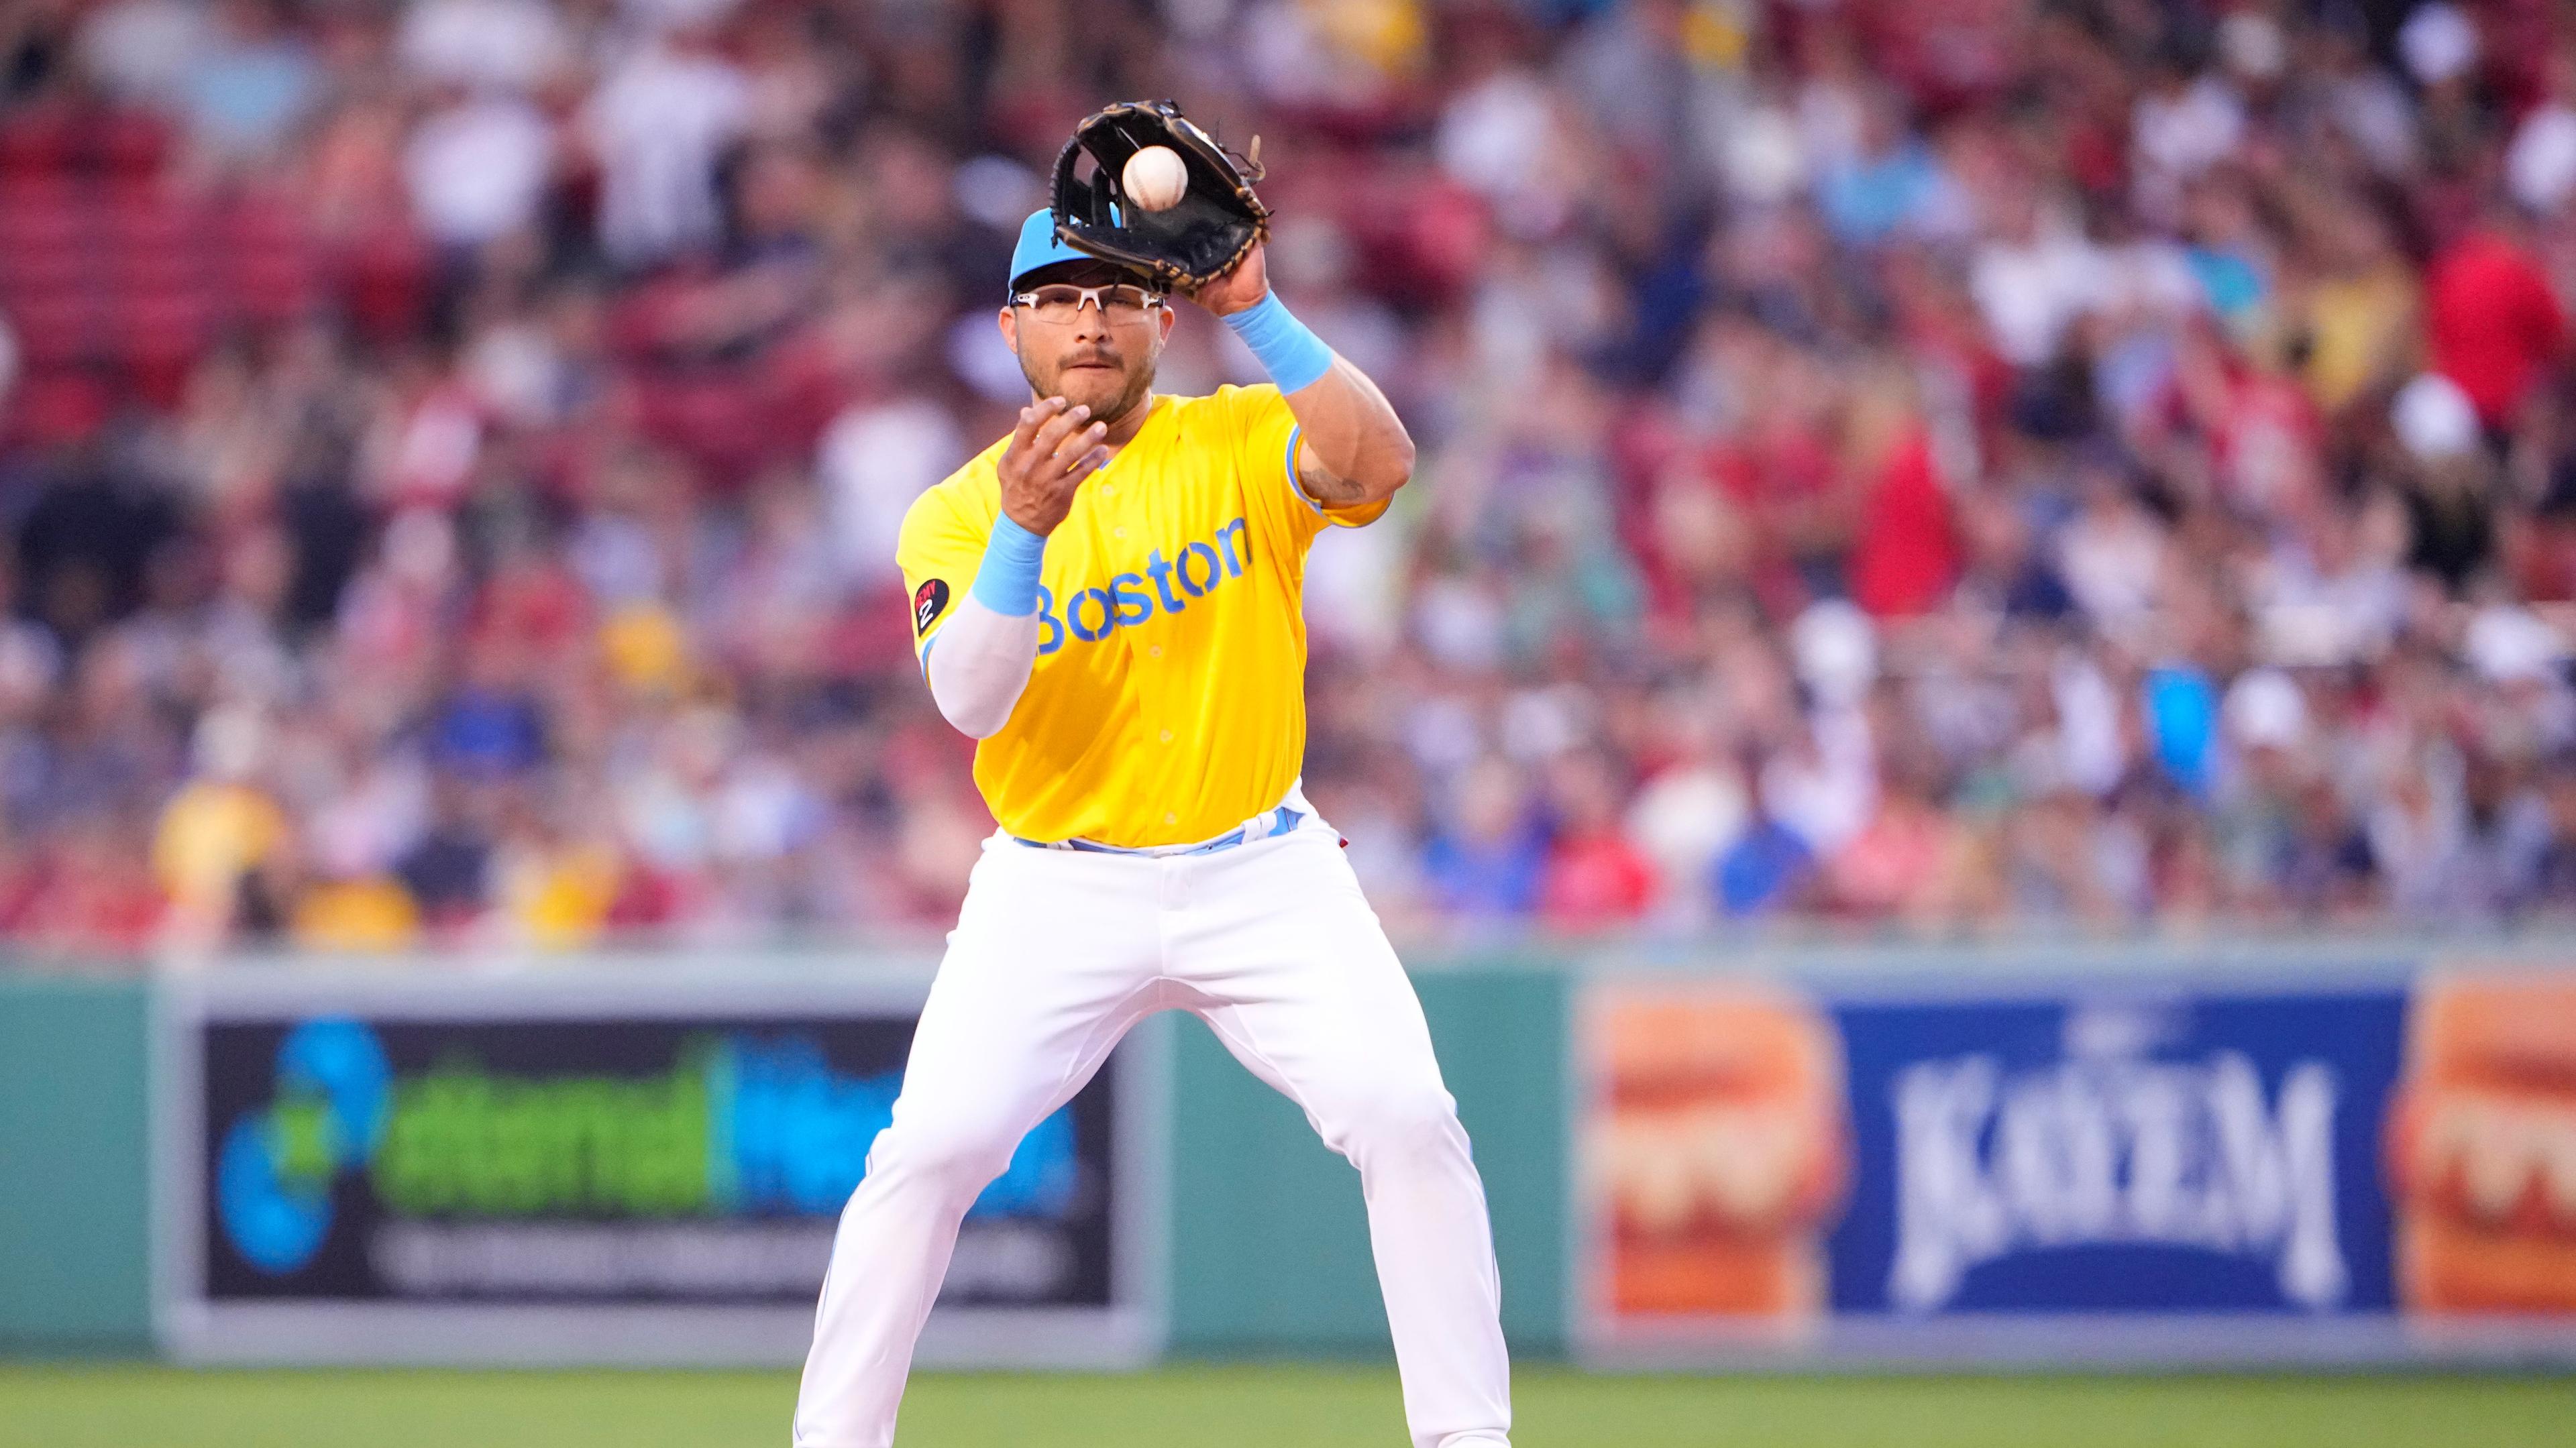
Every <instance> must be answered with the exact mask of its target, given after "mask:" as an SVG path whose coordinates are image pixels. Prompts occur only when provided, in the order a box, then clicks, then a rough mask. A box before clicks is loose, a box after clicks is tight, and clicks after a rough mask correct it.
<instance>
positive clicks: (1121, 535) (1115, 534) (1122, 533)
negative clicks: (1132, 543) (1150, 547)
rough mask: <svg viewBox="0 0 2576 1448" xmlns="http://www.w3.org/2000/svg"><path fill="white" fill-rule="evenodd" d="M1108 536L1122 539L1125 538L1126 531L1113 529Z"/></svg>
mask: <svg viewBox="0 0 2576 1448" xmlns="http://www.w3.org/2000/svg"><path fill="white" fill-rule="evenodd" d="M1109 536H1111V537H1113V538H1124V537H1126V536H1127V530H1126V529H1124V528H1113V529H1111V530H1110V534H1109Z"/></svg>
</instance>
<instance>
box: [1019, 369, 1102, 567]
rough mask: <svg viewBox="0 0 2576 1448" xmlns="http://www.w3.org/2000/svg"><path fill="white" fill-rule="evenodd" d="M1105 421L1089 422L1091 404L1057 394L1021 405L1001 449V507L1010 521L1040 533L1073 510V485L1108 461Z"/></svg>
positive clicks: (1047, 530)
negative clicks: (1008, 440)
mask: <svg viewBox="0 0 2576 1448" xmlns="http://www.w3.org/2000/svg"><path fill="white" fill-rule="evenodd" d="M1108 435H1109V424H1107V423H1105V422H1092V421H1091V409H1090V408H1088V407H1085V406H1083V405H1082V404H1080V403H1078V402H1077V403H1068V402H1066V401H1065V400H1064V399H1063V398H1061V397H1048V398H1042V399H1040V400H1039V401H1036V402H1033V403H1030V404H1029V405H1028V406H1026V407H1023V408H1021V409H1020V425H1019V427H1018V428H1016V429H1015V430H1013V432H1012V433H1011V443H1010V446H1008V447H1006V448H1004V449H1002V461H1001V464H1000V467H999V471H1000V473H1001V479H1002V511H1003V513H1004V514H1006V515H1008V516H1009V518H1010V520H1011V521H1012V522H1014V523H1017V524H1019V525H1020V526H1021V527H1023V528H1026V529H1028V530H1029V531H1030V532H1032V533H1035V534H1037V535H1038V536H1040V537H1045V536H1046V535H1047V534H1049V533H1052V532H1054V531H1055V529H1056V525H1057V524H1058V523H1061V522H1063V521H1064V515H1065V514H1066V513H1068V512H1071V511H1072V510H1073V492H1074V489H1076V488H1078V487H1080V486H1082V480H1083V479H1084V478H1087V477H1090V476H1091V475H1092V474H1093V473H1096V472H1098V471H1100V470H1101V469H1102V468H1104V467H1107V466H1108V465H1109V448H1108V447H1107V445H1106V444H1104V443H1103V442H1102V441H1101V439H1102V438H1104V437H1107V436H1108Z"/></svg>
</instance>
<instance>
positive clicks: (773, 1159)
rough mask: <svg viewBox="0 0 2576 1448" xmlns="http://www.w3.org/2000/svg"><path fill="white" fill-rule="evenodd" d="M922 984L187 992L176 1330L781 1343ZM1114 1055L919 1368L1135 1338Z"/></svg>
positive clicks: (452, 1350)
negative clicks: (926, 1363)
mask: <svg viewBox="0 0 2576 1448" xmlns="http://www.w3.org/2000/svg"><path fill="white" fill-rule="evenodd" d="M919 999H920V992H919V989H918V987H913V988H909V989H906V988H894V989H884V988H878V989H871V990H868V991H865V992H854V991H851V990H846V989H844V990H833V989H831V988H829V987H824V986H818V985H799V986H795V987H792V988H787V989H769V990H765V991H763V990H746V989H744V988H742V987H740V986H728V987H723V988H717V987H696V988H689V987H674V986H672V985H670V984H668V983H660V984H646V983H641V982H636V981H633V980H632V979H626V980H619V981H616V982H613V983H610V982H600V983H598V984H597V985H596V986H595V987H584V986H582V985H581V984H580V983H578V982H571V983H562V982H558V983H549V984H548V985H547V986H544V987H541V988H536V989H531V988H529V987H527V986H526V985H524V984H520V985H513V986H512V987H511V988H510V989H508V990H507V991H505V992H495V991H489V990H477V989H473V988H469V987H461V986H453V985H450V986H444V987H442V986H441V985H439V984H438V983H437V982H434V981H419V980H413V981H408V982H403V983H400V985H399V988H396V986H395V985H394V984H393V983H386V984H378V985H372V986H358V985H351V984H346V983H344V984H340V985H336V986H335V985H333V984H330V983H326V982H320V981H316V982H312V983H291V982H287V981H261V982H247V981H235V982H227V983H222V988H217V987H216V986H214V985H209V986H207V987H202V988H199V989H197V990H194V991H191V992H188V993H186V994H185V996H184V997H183V998H182V999H181V1000H180V1001H179V1002H177V1003H176V1005H175V1006H174V1009H173V1011H172V1013H171V1014H172V1016H173V1019H172V1020H171V1021H170V1022H168V1046H169V1050H168V1051H167V1053H166V1054H167V1060H166V1061H165V1063H164V1064H165V1071H164V1075H165V1078H166V1080H165V1088H166V1093H167V1094H166V1096H165V1103H166V1107H167V1109H166V1111H165V1116H166V1118H167V1120H166V1121H165V1126H164V1129H165V1131H166V1133H167V1134H168V1136H169V1138H170V1139H169V1140H168V1141H167V1142H166V1143H165V1150H164V1151H163V1152H161V1153H159V1155H161V1156H162V1158H163V1159H164V1160H165V1161H168V1162H171V1163H173V1164H174V1165H177V1166H178V1167H179V1169H178V1170H177V1171H176V1172H175V1173H174V1175H175V1176H176V1177H177V1178H178V1180H175V1181H173V1182H172V1183H170V1184H169V1185H168V1188H167V1190H166V1191H165V1193H164V1206H165V1217H166V1218H167V1219H168V1220H167V1221H166V1224H165V1245H166V1248H167V1251H166V1253H165V1255H166V1256H167V1258H168V1259H169V1260H168V1261H167V1262H166V1263H165V1264H164V1270H163V1276H164V1279H165V1293H164V1297H165V1311H164V1319H165V1320H164V1330H165V1334H166V1335H167V1336H169V1337H170V1338H171V1339H172V1342H171V1345H172V1347H173V1349H174V1350H175V1351H177V1352H178V1353H180V1354H181V1355H183V1356H187V1357H192V1358H215V1359H263V1358H288V1359H298V1360H309V1359H312V1358H315V1357H321V1358H325V1359H332V1360H351V1359H387V1360H407V1359H455V1358H472V1359H487V1358H488V1359H508V1360H512V1361H525V1360H529V1359H530V1358H531V1357H535V1358H548V1357H560V1358H568V1359H580V1360H599V1359H607V1360H618V1359H624V1358H643V1359H655V1358H676V1359H684V1360H697V1361H705V1360H728V1359H731V1360H753V1361H793V1360H795V1359H797V1358H799V1357H801V1355H802V1353H803V1350H804V1346H805V1343H806V1340H807V1337H808V1335H809V1333H810V1330H811V1326H812V1321H813V1312H814V1303H815V1298H816V1295H817V1293H818V1292H819V1290H820V1288H821V1286H822V1281H823V1273H824V1268H825V1264H826V1262H827V1260H828V1258H829V1256H830V1252H831V1243H832V1233H833V1229H834V1225H835V1223H836V1221H837V1219H838V1216H839V1213H840V1210H841V1207H842V1204H843V1203H844V1202H846V1201H847V1200H848V1198H849V1195H850V1192H851V1190H852V1189H853V1188H855V1187H856V1186H857V1185H858V1183H859V1180H860V1178H861V1177H862V1175H863V1174H864V1172H865V1170H866V1161H867V1153H868V1149H869V1146H870V1143H871V1142H872V1141H873V1140H874V1139H875V1137H876V1134H877V1133H878V1132H879V1131H880V1130H882V1129H883V1128H884V1127H885V1125H886V1124H887V1122H888V1120H889V1119H890V1117H891V1112H892V1109H893V1105H894V1100H895V1096H896V1094H897V1091H898V1089H899V1088H900V1086H901V1084H902V1076H903V1062H904V1056H905V1052H906V1050H907V1048H908V1046H909V1043H910V1041H911V1036H912V1029H913V1024H914V1021H915V1019H916V1016H917V1012H918V1007H919ZM1125 1054H1131V1055H1132V1054H1133V1052H1129V1053H1125ZM1131 1074H1132V1073H1131V1072H1130V1071H1128V1070H1126V1069H1123V1068H1122V1066H1121V1065H1120V1064H1118V1063H1113V1065H1112V1067H1111V1069H1109V1070H1106V1071H1104V1072H1103V1073H1102V1074H1101V1076H1100V1077H1099V1078H1098V1079H1096V1080H1095V1081H1094V1082H1093V1083H1092V1084H1091V1085H1090V1086H1089V1087H1088V1088H1086V1089H1085V1090H1084V1091H1082V1092H1081V1093H1080V1094H1078V1095H1077V1096H1076V1097H1075V1098H1074V1099H1073V1100H1072V1101H1071V1102H1069V1103H1068V1104H1066V1105H1065V1106H1064V1107H1063V1108H1062V1109H1060V1110H1058V1111H1057V1112H1055V1113H1054V1114H1053V1115H1051V1116H1049V1117H1048V1118H1047V1119H1046V1120H1045V1121H1043V1122H1041V1123H1040V1124H1039V1125H1038V1126H1037V1127H1036V1128H1035V1129H1033V1130H1032V1131H1031V1132H1030V1133H1029V1134H1028V1136H1027V1137H1026V1138H1025V1139H1023V1140H1022V1142H1021V1143H1020V1145H1019V1148H1018V1150H1017V1151H1016V1153H1015V1154H1014V1155H1013V1157H1012V1159H1011V1162H1010V1165H1009V1167H1008V1168H1007V1169H1006V1170H1005V1171H1004V1172H1003V1173H1002V1175H1001V1177H1000V1178H999V1179H998V1180H996V1181H995V1182H993V1184H992V1185H991V1186H990V1187H989V1188H987V1189H986V1190H985V1192H984V1193H983V1195H982V1196H981V1197H980V1198H979V1199H978V1200H977V1201H976V1202H975V1204H974V1205H973V1207H972V1208H971V1209H970V1210H969V1212H968V1214H967V1218H966V1223H965V1226H964V1228H963V1230H962V1231H961V1233H960V1235H959V1239H958V1244H957V1250H956V1255H955V1257H954V1259H953V1260H952V1263H951V1266H950V1269H949V1273H948V1277H947V1281H946V1286H945V1288H944V1289H943V1291H942V1294H941V1297H940V1304H939V1307H938V1309H937V1310H936V1311H935V1312H934V1314H933V1325H932V1329H931V1331H930V1332H929V1333H928V1334H926V1336H925V1340H924V1355H925V1359H926V1360H931V1361H938V1360H964V1361H983V1362H991V1361H1001V1362H1014V1363H1019V1362H1026V1363H1060V1364H1083V1363H1097V1362H1114V1361H1123V1360H1131V1359H1134V1358H1137V1357H1141V1356H1143V1355H1145V1354H1147V1353H1149V1352H1150V1351H1151V1350H1152V1348H1153V1346H1154V1343H1153V1337H1154V1333H1153V1331H1152V1328H1153V1317H1154V1313H1153V1312H1152V1310H1151V1303H1150V1301H1149V1294H1148V1293H1147V1291H1146V1288H1147V1287H1148V1286H1149V1285H1150V1283H1149V1280H1148V1279H1149V1275H1150V1274H1149V1273H1148V1272H1147V1271H1146V1270H1145V1269H1146V1266H1147V1264H1146V1262H1145V1261H1144V1257H1145V1253H1144V1252H1142V1251H1140V1247H1141V1246H1143V1245H1144V1242H1143V1241H1141V1240H1140V1238H1144V1239H1149V1238H1150V1236H1151V1222H1150V1220H1148V1219H1147V1218H1146V1217H1145V1216H1144V1215H1142V1214H1144V1213H1146V1212H1149V1211H1150V1210H1151V1207H1152V1203H1151V1201H1150V1200H1149V1198H1150V1197H1151V1196H1152V1194H1153V1192H1152V1187H1151V1185H1150V1183H1149V1181H1148V1178H1149V1177H1150V1175H1151V1173H1149V1172H1142V1171H1140V1170H1139V1162H1140V1155H1139V1148H1140V1145H1141V1143H1140V1142H1139V1141H1137V1140H1136V1139H1135V1138H1136V1137H1138V1136H1139V1135H1140V1134H1141V1133H1143V1132H1145V1130H1146V1129H1147V1123H1146V1122H1145V1118H1144V1113H1143V1111H1142V1110H1141V1109H1140V1108H1142V1107H1144V1106H1145V1105H1146V1103H1145V1102H1144V1101H1143V1100H1142V1098H1144V1097H1146V1096H1147V1095H1149V1094H1150V1093H1149V1092H1148V1091H1147V1090H1146V1089H1145V1088H1144V1087H1142V1086H1140V1085H1139V1084H1138V1083H1136V1082H1134V1081H1133V1080H1132V1079H1130V1077H1131ZM1131 1098H1134V1099H1131Z"/></svg>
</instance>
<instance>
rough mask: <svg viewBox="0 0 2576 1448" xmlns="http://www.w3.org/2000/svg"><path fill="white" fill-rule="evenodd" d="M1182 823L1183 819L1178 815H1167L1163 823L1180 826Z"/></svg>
mask: <svg viewBox="0 0 2576 1448" xmlns="http://www.w3.org/2000/svg"><path fill="white" fill-rule="evenodd" d="M1180 822H1181V817H1180V816H1179V815H1176V814H1167V815H1164V816H1163V823H1165V824H1167V825H1176V824H1179V823H1180Z"/></svg>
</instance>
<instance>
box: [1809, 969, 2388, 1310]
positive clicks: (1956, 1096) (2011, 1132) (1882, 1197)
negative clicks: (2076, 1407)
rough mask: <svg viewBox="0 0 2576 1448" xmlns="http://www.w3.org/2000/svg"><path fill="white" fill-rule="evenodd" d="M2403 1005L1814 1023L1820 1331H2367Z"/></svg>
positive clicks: (1849, 1016)
mask: <svg viewBox="0 0 2576 1448" xmlns="http://www.w3.org/2000/svg"><path fill="white" fill-rule="evenodd" d="M2405 1005H2406V998H2405V995H2404V993H2403V992H2401V991H2397V990H2387V991H2352V992H2332V993H2301V994H2281V995H2264V996H2243V997H2231V996H2201V995H2193V996H2165V997H2154V996H2141V995H2106V996H2104V997H2101V998H2093V997H2089V996H2068V997H2063V998H2057V999H2040V1000H1985V1001H1956V1002H1908V1003H1880V1002H1854V1001H1845V1002H1839V1003H1835V1004H1833V1005H1832V1006H1831V1007H1830V1009H1831V1013H1832V1015H1833V1018H1834V1020H1835V1022H1836V1024H1837V1025H1838V1026H1839V1028H1840V1030H1841V1034H1842V1037H1843V1043H1844V1048H1845V1052H1846V1062H1847V1069H1848V1072H1849V1089H1850V1103H1851V1131H1852V1151H1853V1163H1852V1166H1853V1170H1852V1173H1851V1190H1850V1195H1849V1199H1848V1202H1847V1204H1846V1207H1845V1211H1844V1214H1843V1217H1842V1220H1841V1221H1840V1223H1839V1224H1838V1225H1837V1226H1836V1227H1835V1228H1834V1230H1833V1232H1832V1234H1831V1236H1830V1238H1829V1242H1828V1248H1827V1253H1828V1261H1829V1264H1830V1266H1829V1275H1830V1279H1831V1288H1830V1302H1831V1307H1832V1310H1834V1311H1836V1312H1846V1313H1886V1314H1903V1315H1917V1314H1928V1313H1941V1312H1961V1311H2005V1312H2012V1311H2028V1312H2093V1311H2121V1312H2174V1313H2206V1312H2260V1313H2276V1314H2316V1313H2332V1312H2373V1311H2386V1310H2388V1309H2389V1308H2390V1307H2391V1306H2392V1305H2393V1294H2392V1291H2391V1282H2390V1240H2391V1236H2390V1225H2389V1202H2388V1195H2387V1191H2386V1188H2385V1185H2384V1177H2383V1170H2382V1165H2381V1152H2380V1131H2381V1125H2382V1122H2383V1120H2384V1118H2385V1115H2386V1111H2387V1107H2388V1100H2389V1095H2390V1092H2391V1090H2392V1088H2393V1087H2394V1085H2395V1083H2396V1081H2397V1076H2398V1069H2399V1057H2400V1048H2401V1038H2402V1033H2403V1029H2404V1021H2405Z"/></svg>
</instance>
